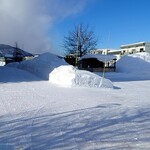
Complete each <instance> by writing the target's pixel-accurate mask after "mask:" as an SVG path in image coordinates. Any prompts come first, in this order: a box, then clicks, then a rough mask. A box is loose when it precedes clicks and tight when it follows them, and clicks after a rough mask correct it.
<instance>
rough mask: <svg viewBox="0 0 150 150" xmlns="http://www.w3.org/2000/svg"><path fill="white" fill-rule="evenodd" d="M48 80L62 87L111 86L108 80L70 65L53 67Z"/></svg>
mask: <svg viewBox="0 0 150 150" xmlns="http://www.w3.org/2000/svg"><path fill="white" fill-rule="evenodd" d="M49 81H50V82H51V83H54V84H57V85H59V86H63V87H92V88H102V87H103V88H113V83H112V82H111V81H110V80H108V79H102V78H101V77H100V76H98V75H96V74H93V73H91V72H89V71H83V70H78V69H76V68H75V67H73V66H70V65H65V66H60V67H58V68H55V69H54V70H53V71H52V72H51V73H50V75H49Z"/></svg>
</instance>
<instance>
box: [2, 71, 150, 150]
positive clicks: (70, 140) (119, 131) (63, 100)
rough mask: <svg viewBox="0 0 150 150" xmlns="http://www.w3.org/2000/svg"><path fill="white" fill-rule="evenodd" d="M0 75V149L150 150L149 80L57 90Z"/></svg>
mask: <svg viewBox="0 0 150 150" xmlns="http://www.w3.org/2000/svg"><path fill="white" fill-rule="evenodd" d="M1 69H2V70H1ZM0 74H1V79H0V149H2V150H3V149H8V150H13V149H17V148H18V149H19V148H20V149H39V150H51V149H57V150H58V149H61V150H62V149H64V150H67V149H69V150H70V149H75V150H76V149H80V150H82V149H83V150H84V149H86V150H87V149H89V150H95V149H110V150H112V149H135V150H137V149H140V150H141V149H144V150H145V149H147V150H148V149H150V132H149V131H150V109H149V107H150V100H149V97H150V92H149V89H150V80H143V81H126V82H115V83H114V85H115V89H90V88H62V87H57V86H55V85H52V84H50V83H49V82H48V81H42V80H40V79H39V78H37V77H35V76H34V75H32V74H29V73H27V72H25V71H22V70H17V69H14V68H13V70H12V68H0ZM29 81H30V82H29Z"/></svg>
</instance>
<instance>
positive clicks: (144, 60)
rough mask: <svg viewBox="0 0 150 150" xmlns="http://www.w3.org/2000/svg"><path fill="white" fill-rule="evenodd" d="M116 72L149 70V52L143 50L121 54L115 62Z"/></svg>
mask: <svg viewBox="0 0 150 150" xmlns="http://www.w3.org/2000/svg"><path fill="white" fill-rule="evenodd" d="M117 72H124V73H143V72H150V54H149V53H146V52H144V53H138V54H132V55H127V56H123V57H122V58H121V59H120V60H119V61H118V62H117Z"/></svg>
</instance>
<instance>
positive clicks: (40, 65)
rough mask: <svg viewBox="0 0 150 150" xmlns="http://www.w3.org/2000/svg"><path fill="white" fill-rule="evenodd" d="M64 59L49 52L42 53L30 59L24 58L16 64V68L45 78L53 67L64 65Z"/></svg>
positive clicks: (46, 78)
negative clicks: (24, 59)
mask: <svg viewBox="0 0 150 150" xmlns="http://www.w3.org/2000/svg"><path fill="white" fill-rule="evenodd" d="M65 64H66V62H65V61H64V59H62V58H60V57H59V56H57V55H54V54H51V53H44V54H42V55H40V56H38V57H35V58H34V59H32V60H26V61H23V62H21V63H20V64H18V66H17V68H19V69H22V70H26V71H28V72H30V73H33V74H34V75H36V76H38V77H41V78H43V79H45V80H48V79H49V73H50V72H51V71H52V70H54V68H56V67H59V66H61V65H65Z"/></svg>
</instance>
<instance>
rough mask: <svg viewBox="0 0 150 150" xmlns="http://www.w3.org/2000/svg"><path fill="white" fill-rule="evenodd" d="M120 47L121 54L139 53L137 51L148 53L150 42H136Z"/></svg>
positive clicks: (149, 51)
mask: <svg viewBox="0 0 150 150" xmlns="http://www.w3.org/2000/svg"><path fill="white" fill-rule="evenodd" d="M120 48H121V51H122V55H124V54H133V53H139V52H148V53H150V42H138V43H133V44H126V45H121V46H120Z"/></svg>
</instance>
